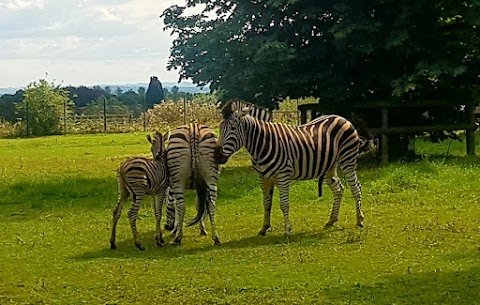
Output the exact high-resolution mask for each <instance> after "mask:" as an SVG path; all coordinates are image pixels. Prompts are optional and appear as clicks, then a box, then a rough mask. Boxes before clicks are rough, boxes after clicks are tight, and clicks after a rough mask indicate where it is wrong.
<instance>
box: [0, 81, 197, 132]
mask: <svg viewBox="0 0 480 305" xmlns="http://www.w3.org/2000/svg"><path fill="white" fill-rule="evenodd" d="M155 80H156V78H152V79H151V82H150V85H149V89H148V90H147V89H146V88H144V87H140V88H138V90H137V91H133V90H128V91H125V92H123V91H122V89H121V88H120V87H116V88H112V87H109V86H106V87H100V86H93V87H86V86H78V87H74V86H67V87H62V88H61V89H62V90H64V91H65V92H67V94H68V98H69V100H70V101H69V104H70V105H71V107H69V111H70V113H71V114H77V115H81V114H85V115H92V114H99V115H100V114H103V112H104V107H105V108H106V109H105V110H106V112H107V113H108V114H124V115H130V116H132V117H139V116H140V115H141V114H142V113H143V112H144V111H146V110H148V109H152V108H153V106H154V105H155V104H158V103H161V102H163V101H165V100H169V101H178V100H182V99H183V98H186V99H187V100H191V99H192V98H193V94H192V93H189V92H183V91H181V90H180V89H179V87H177V86H173V87H172V88H171V89H167V88H163V87H162V86H161V84H160V82H159V81H158V80H156V81H155ZM152 84H155V85H154V86H152ZM158 84H160V86H158ZM24 97H25V90H18V91H17V92H15V94H4V95H2V96H0V121H4V122H9V123H11V124H14V123H16V122H18V120H19V118H23V116H24V114H23V113H20V112H21V111H22V110H21V107H19V106H20V105H21V104H22V103H23V102H24ZM45 104H47V101H45ZM23 108H25V107H23Z"/></svg>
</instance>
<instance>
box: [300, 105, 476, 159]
mask: <svg viewBox="0 0 480 305" xmlns="http://www.w3.org/2000/svg"><path fill="white" fill-rule="evenodd" d="M452 107H456V109H458V111H455V112H454V113H452V110H451V109H452ZM298 108H299V111H300V121H301V123H302V124H304V123H306V122H307V121H309V120H311V119H313V118H315V117H317V116H319V115H321V114H323V112H322V109H321V104H306V105H300V106H298ZM352 110H353V112H354V113H356V114H358V115H360V116H362V117H363V118H364V119H365V120H366V122H367V124H368V126H369V128H368V130H369V132H371V133H372V134H374V135H375V136H378V137H379V138H380V151H381V158H382V163H387V162H388V161H389V159H390V153H391V152H390V150H389V142H390V141H391V140H392V139H395V138H398V137H399V135H404V136H405V137H407V138H408V137H412V136H413V135H415V134H418V133H422V132H441V131H456V130H465V131H466V151H467V154H468V155H475V137H474V131H475V129H476V128H477V125H476V124H475V112H474V110H475V106H474V105H473V104H460V103H459V104H457V105H452V103H451V102H449V101H446V100H422V101H416V102H415V103H402V102H392V101H368V102H364V103H359V104H356V105H355V106H353V107H352ZM432 113H437V114H439V113H440V114H442V115H441V116H438V115H437V116H435V115H432ZM454 115H455V116H456V117H457V116H458V118H456V119H455V120H451V118H452V117H453V116H454ZM420 117H422V119H423V121H426V123H425V124H423V125H415V124H418V123H416V122H418V119H417V118H420ZM442 117H443V120H442ZM445 117H450V120H448V121H453V123H452V122H450V123H447V122H446V121H447V120H445Z"/></svg>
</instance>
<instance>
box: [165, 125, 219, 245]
mask: <svg viewBox="0 0 480 305" xmlns="http://www.w3.org/2000/svg"><path fill="white" fill-rule="evenodd" d="M216 143H217V136H216V134H215V132H214V131H213V129H211V128H209V127H208V126H205V125H200V124H196V123H191V124H188V125H184V126H180V127H178V128H177V129H175V130H173V131H172V132H171V134H170V138H169V144H168V148H167V166H168V170H169V175H170V179H169V180H170V190H169V196H172V198H173V200H174V201H175V213H173V218H175V222H174V233H175V238H174V239H173V241H172V244H180V243H181V241H182V238H183V220H184V217H185V196H184V193H185V189H195V190H196V192H197V216H196V217H195V218H194V219H193V220H192V221H191V222H190V223H189V225H190V226H191V225H194V224H196V223H198V222H200V221H201V220H202V218H203V217H204V216H205V215H206V214H208V215H209V217H210V225H211V226H212V239H213V241H214V245H220V244H221V242H220V238H219V235H218V232H217V228H216V224H215V210H216V208H215V202H216V200H217V181H218V175H219V166H218V163H217V162H216V161H215V159H214V153H215V147H216ZM170 204H171V203H170ZM167 213H168V211H167ZM170 218H172V213H170Z"/></svg>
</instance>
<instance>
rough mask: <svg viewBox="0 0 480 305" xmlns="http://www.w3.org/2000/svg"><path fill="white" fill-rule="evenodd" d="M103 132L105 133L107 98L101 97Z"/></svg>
mask: <svg viewBox="0 0 480 305" xmlns="http://www.w3.org/2000/svg"><path fill="white" fill-rule="evenodd" d="M103 132H104V133H106V132H107V98H106V97H105V96H103Z"/></svg>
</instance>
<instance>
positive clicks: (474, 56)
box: [161, 0, 480, 107]
mask: <svg viewBox="0 0 480 305" xmlns="http://www.w3.org/2000/svg"><path fill="white" fill-rule="evenodd" d="M479 7H480V0H464V1H458V0H415V1H413V0H404V1H395V0H368V1H367V0H345V1H340V2H339V1H330V0H327V1H318V0H252V1H241V0H185V2H184V5H183V6H178V5H174V6H171V7H169V8H168V9H166V10H165V11H164V12H163V14H162V16H161V17H162V18H163V21H164V23H165V28H166V29H168V30H171V32H172V34H174V35H176V38H175V40H174V42H173V46H172V47H171V54H170V59H169V62H168V69H178V70H179V75H180V80H182V79H187V78H190V79H192V80H193V82H194V83H195V84H197V85H201V86H210V89H211V90H223V91H224V92H225V94H226V97H238V98H243V99H246V100H248V101H252V102H256V103H258V104H263V105H265V106H268V107H274V103H273V101H274V100H276V99H279V98H285V97H287V96H289V97H292V98H297V97H305V96H314V97H319V98H321V99H322V101H327V102H330V103H333V102H334V103H335V105H336V106H339V107H341V106H345V107H348V106H349V105H352V103H355V102H357V101H361V100H364V99H386V98H387V99H395V100H398V101H405V100H412V101H415V100H417V99H422V98H436V97H443V98H449V97H455V98H456V99H457V100H458V99H464V100H465V101H466V102H471V101H473V100H474V99H475V98H478V95H479V84H480V77H479V75H480V34H479V33H480V29H479V27H480V10H479ZM192 8H196V9H192ZM199 9H200V12H198V11H199ZM194 12H198V13H194Z"/></svg>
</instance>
